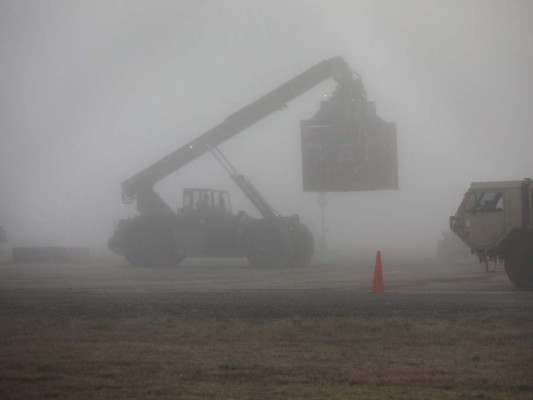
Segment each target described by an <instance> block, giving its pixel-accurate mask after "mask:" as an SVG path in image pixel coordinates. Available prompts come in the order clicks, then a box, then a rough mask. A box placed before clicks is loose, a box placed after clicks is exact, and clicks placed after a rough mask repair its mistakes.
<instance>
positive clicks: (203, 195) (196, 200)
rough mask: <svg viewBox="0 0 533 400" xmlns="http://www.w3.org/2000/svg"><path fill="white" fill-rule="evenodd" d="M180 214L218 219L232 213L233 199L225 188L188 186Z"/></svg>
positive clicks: (184, 191) (189, 216)
mask: <svg viewBox="0 0 533 400" xmlns="http://www.w3.org/2000/svg"><path fill="white" fill-rule="evenodd" d="M178 214H180V215H182V216H183V217H188V218H194V219H196V218H198V219H218V218H223V217H225V216H229V215H231V199H230V196H229V193H228V192H227V191H225V190H213V189H204V188H194V189H192V188H187V189H184V190H183V208H182V209H181V210H179V212H178Z"/></svg>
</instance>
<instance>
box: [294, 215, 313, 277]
mask: <svg viewBox="0 0 533 400" xmlns="http://www.w3.org/2000/svg"><path fill="white" fill-rule="evenodd" d="M290 232H291V237H292V241H293V244H294V251H293V255H292V259H291V266H292V267H305V266H306V265H307V264H308V263H309V260H311V257H313V253H314V251H315V239H314V238H313V234H312V233H311V231H310V230H309V229H308V228H307V227H306V226H305V225H303V224H301V223H299V222H297V223H295V224H293V225H292V226H291V227H290Z"/></svg>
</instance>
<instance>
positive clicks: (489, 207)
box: [467, 192, 503, 212]
mask: <svg viewBox="0 0 533 400" xmlns="http://www.w3.org/2000/svg"><path fill="white" fill-rule="evenodd" d="M502 210H503V194H502V192H474V193H470V194H469V196H468V204H467V211H469V212H496V211H502Z"/></svg>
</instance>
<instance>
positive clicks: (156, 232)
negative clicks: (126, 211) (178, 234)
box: [124, 217, 185, 267]
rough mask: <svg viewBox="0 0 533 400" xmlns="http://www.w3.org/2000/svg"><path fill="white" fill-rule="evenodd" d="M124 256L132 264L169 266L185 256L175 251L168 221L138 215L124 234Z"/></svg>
mask: <svg viewBox="0 0 533 400" xmlns="http://www.w3.org/2000/svg"><path fill="white" fill-rule="evenodd" d="M124 256H125V257H126V259H127V260H128V261H129V262H130V264H132V265H136V266H141V267H169V266H173V265H177V264H178V263H179V262H180V261H182V260H183V258H185V257H184V256H183V255H182V254H181V253H180V254H178V252H177V251H176V247H175V244H174V243H173V236H172V230H171V228H170V226H169V225H168V223H165V222H163V221H158V220H151V219H145V218H141V217H138V218H136V219H135V220H132V221H131V223H130V224H129V226H128V227H127V228H126V231H125V234H124Z"/></svg>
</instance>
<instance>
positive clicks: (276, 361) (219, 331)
mask: <svg viewBox="0 0 533 400" xmlns="http://www.w3.org/2000/svg"><path fill="white" fill-rule="evenodd" d="M0 356H1V357H0V398H2V399H52V398H57V399H63V398H69V399H81V398H83V399H106V398H107V399H137V398H143V399H210V398H213V399H214V398H216V399H532V398H533V318H531V314H530V312H529V311H528V310H523V311H512V312H501V311H500V312H494V311H482V312H479V311H478V312H472V311H469V312H466V311H464V312H454V313H453V314H452V313H449V312H448V313H446V312H439V313H431V312H424V313H414V314H407V313H400V314H395V313H393V312H390V313H388V314H386V315H380V316H379V317H375V316H372V315H368V316H366V315H359V316H342V317H322V318H309V317H305V318H304V317H298V316H294V317H287V318H249V317H247V318H244V317H236V318H233V317H228V318H221V317H209V316H206V315H205V316H204V315H176V314H169V313H166V312H160V311H157V310H154V311H153V312H150V313H146V314H143V315H139V314H135V313H129V314H124V315H122V316H120V317H118V318H109V317H102V316H92V317H91V316H85V317H83V318H80V317H76V316H73V315H69V314H61V313H50V314H46V313H43V312H41V313H39V314H38V315H35V314H33V313H32V311H31V310H28V311H27V312H24V311H22V312H21V311H20V310H19V311H17V312H16V313H15V312H4V313H2V315H1V316H0Z"/></svg>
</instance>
